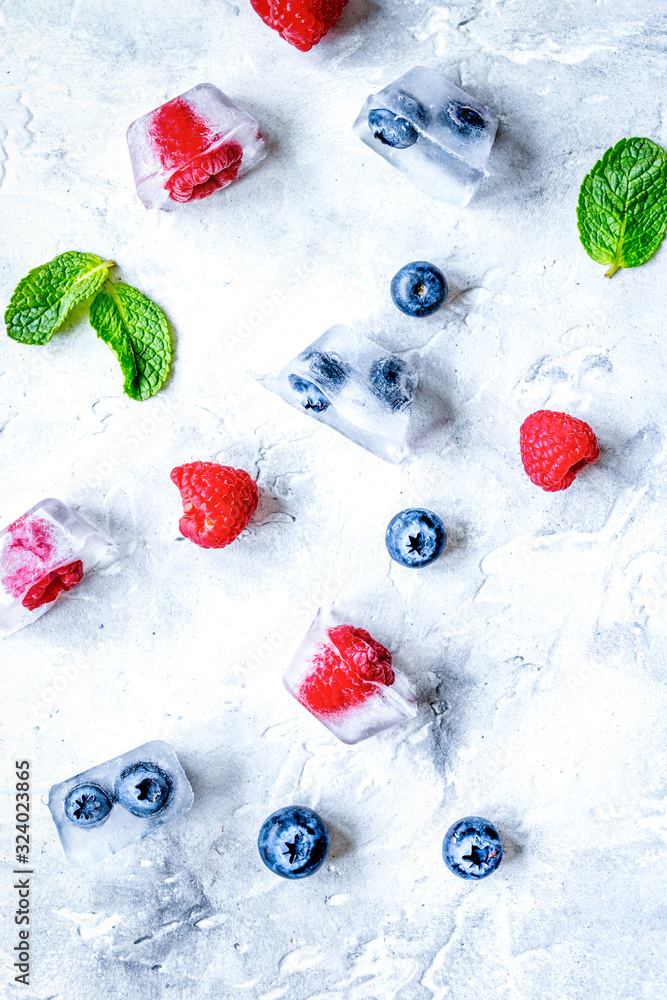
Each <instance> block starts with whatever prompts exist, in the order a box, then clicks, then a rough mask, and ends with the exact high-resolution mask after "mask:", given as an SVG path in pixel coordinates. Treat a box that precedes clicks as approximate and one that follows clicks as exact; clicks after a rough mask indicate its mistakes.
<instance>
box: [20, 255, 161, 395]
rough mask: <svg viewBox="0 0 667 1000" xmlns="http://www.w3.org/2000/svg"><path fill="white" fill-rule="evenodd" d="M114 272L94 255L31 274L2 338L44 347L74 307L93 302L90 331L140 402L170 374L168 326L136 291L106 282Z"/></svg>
mask: <svg viewBox="0 0 667 1000" xmlns="http://www.w3.org/2000/svg"><path fill="white" fill-rule="evenodd" d="M115 266H116V265H115V264H114V262H113V261H112V260H102V258H101V257H98V256H97V255H96V254H94V253H80V252H78V251H75V250H72V251H69V252H68V253H61V254H60V255H59V256H58V257H54V259H53V260H52V261H49V263H48V264H42V265H41V266H40V267H35V268H33V270H32V271H30V272H29V273H28V274H27V275H26V277H25V278H23V279H22V280H21V281H20V282H19V283H18V285H17V286H16V289H15V290H14V294H13V295H12V297H11V300H10V302H9V305H8V306H7V310H6V312H5V323H6V324H7V334H8V335H9V336H10V337H11V338H12V339H13V340H17V341H19V342H20V343H22V344H46V343H48V341H49V340H50V339H51V337H52V336H53V334H54V333H55V332H56V330H57V329H58V327H60V326H61V325H62V324H63V322H64V321H65V319H66V318H67V316H68V315H69V314H70V313H71V312H72V310H73V309H74V307H75V306H77V305H79V304H80V303H81V302H85V301H86V300H87V299H90V298H92V297H93V296H95V298H94V299H93V301H92V302H91V305H90V323H91V326H92V327H93V329H94V330H95V332H96V333H97V335H98V337H100V338H101V339H102V340H103V341H104V342H105V343H107V344H108V345H109V347H111V349H112V350H113V351H114V352H115V354H116V357H117V358H118V360H119V362H120V366H121V368H122V370H123V374H124V376H125V385H124V387H123V388H124V390H125V392H126V393H127V395H128V396H131V398H132V399H137V400H144V399H148V398H149V397H150V396H153V395H155V393H156V392H158V391H159V390H160V389H161V388H162V386H163V385H164V383H165V381H166V378H167V375H168V374H169V366H170V364H171V357H172V347H171V337H170V335H169V324H168V323H167V318H166V316H165V315H164V313H163V312H162V310H161V309H160V307H159V306H157V305H156V304H155V303H154V302H152V301H151V300H150V299H149V298H147V297H146V296H145V295H144V294H143V293H142V292H140V291H139V290H138V289H136V288H132V287H131V286H130V285H125V284H123V282H118V283H117V284H112V283H111V282H109V281H107V279H108V277H109V268H111V267H115ZM105 282H106V284H105ZM102 286H104V287H102Z"/></svg>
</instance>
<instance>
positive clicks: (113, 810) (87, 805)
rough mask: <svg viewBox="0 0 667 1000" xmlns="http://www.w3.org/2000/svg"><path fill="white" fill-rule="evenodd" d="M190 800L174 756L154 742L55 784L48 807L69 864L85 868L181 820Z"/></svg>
mask: <svg viewBox="0 0 667 1000" xmlns="http://www.w3.org/2000/svg"><path fill="white" fill-rule="evenodd" d="M192 801H193V795H192V788H191V787H190V782H189V781H188V779H187V777H186V774H185V771H184V770H183V768H182V767H181V765H180V763H179V760H178V757H177V756H176V751H175V750H174V749H173V748H172V747H170V746H169V744H168V743H165V742H164V741H163V740H152V741H151V742H150V743H144V744H143V746H140V747H136V749H134V750H128V751H127V753H123V754H120V756H118V757H114V758H113V759H112V760H107V761H105V762H104V764H97V765H96V766H95V767H90V768H88V770H87V771H83V772H82V773H81V774H76V775H75V776H74V777H73V778H68V779H67V781H62V782H60V784H57V785H54V786H53V787H52V788H51V790H50V791H49V797H48V806H49V810H50V812H51V816H52V817H53V822H54V823H55V824H56V828H57V830H58V834H59V836H60V841H61V843H62V845H63V850H64V851H65V855H66V857H67V860H68V861H70V862H71V863H72V864H73V865H77V866H78V867H85V866H87V865H91V864H96V863H97V862H98V861H101V860H102V859H103V858H106V857H109V855H111V854H115V853H116V851H120V850H122V848H124V847H127V846H128V844H132V843H134V842H135V841H137V840H141V839H142V838H143V837H147V836H148V835H149V834H151V833H153V832H154V831H155V830H158V829H159V828H160V827H161V826H164V824H165V823H170V822H171V821H172V820H174V819H177V818H178V817H179V816H181V815H182V814H183V813H185V812H187V811H188V809H189V808H190V806H191V805H192Z"/></svg>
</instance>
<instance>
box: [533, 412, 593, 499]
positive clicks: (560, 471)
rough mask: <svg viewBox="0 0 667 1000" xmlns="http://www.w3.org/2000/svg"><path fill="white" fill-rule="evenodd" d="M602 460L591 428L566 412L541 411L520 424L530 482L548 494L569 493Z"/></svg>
mask: <svg viewBox="0 0 667 1000" xmlns="http://www.w3.org/2000/svg"><path fill="white" fill-rule="evenodd" d="M599 457H600V449H599V448H598V443H597V439H596V437H595V434H594V433H593V430H592V428H590V427H589V426H588V424H586V423H584V421H583V420H578V419H577V418H576V417H570V416H569V415H568V414H567V413H554V412H553V411H552V410H538V411H537V413H533V414H531V416H530V417H528V418H527V419H526V420H524V422H523V424H522V425H521V460H522V461H523V467H524V469H525V470H526V472H527V473H528V475H529V477H530V480H531V482H533V483H535V485H536V486H541V487H542V489H543V490H547V492H549V493H557V492H558V490H566V489H567V488H568V486H571V485H572V483H573V482H574V480H575V477H576V475H577V473H578V472H580V471H581V469H583V467H584V466H585V465H587V464H588V463H589V462H597V460H598V458H599Z"/></svg>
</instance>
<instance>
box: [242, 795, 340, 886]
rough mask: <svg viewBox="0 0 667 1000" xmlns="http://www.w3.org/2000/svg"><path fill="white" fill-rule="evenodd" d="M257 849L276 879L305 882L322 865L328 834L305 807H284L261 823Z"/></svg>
mask: <svg viewBox="0 0 667 1000" xmlns="http://www.w3.org/2000/svg"><path fill="white" fill-rule="evenodd" d="M257 847H258V849H259V854H260V857H261V859H262V861H263V862H264V864H265V865H266V867H267V868H270V869H271V871H272V872H274V873H275V874H276V875H281V876H282V877H283V878H306V876H308V875H313V874H314V873H315V872H316V871H318V869H319V868H321V867H322V865H323V864H324V861H325V858H326V856H327V852H328V850H329V831H328V830H327V828H326V824H325V822H324V820H323V819H321V818H320V817H319V816H318V815H317V813H316V812H313V810H312V809H308V807H307V806H286V807H285V808H284V809H278V810H276V812H274V813H272V814H271V815H270V816H269V818H268V819H266V820H264V823H263V824H262V828H261V830H260V831H259V837H258V839H257Z"/></svg>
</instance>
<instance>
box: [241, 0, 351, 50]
mask: <svg viewBox="0 0 667 1000" xmlns="http://www.w3.org/2000/svg"><path fill="white" fill-rule="evenodd" d="M250 3H251V4H252V6H253V7H254V9H255V10H256V11H257V13H258V14H259V16H260V17H261V19H262V21H264V24H268V26H269V28H273V30H274V31H277V32H278V33H279V35H280V36H281V38H284V39H285V41H287V42H290V44H292V45H294V46H295V48H297V49H300V51H301V52H307V51H308V49H312V47H313V45H317V43H318V42H319V41H320V39H321V38H322V37H323V36H324V35H326V33H327V31H329V30H330V29H331V28H333V26H334V24H335V23H336V21H337V20H338V18H339V17H340V15H341V11H342V10H343V8H344V7H345V5H346V3H347V0H250Z"/></svg>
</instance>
